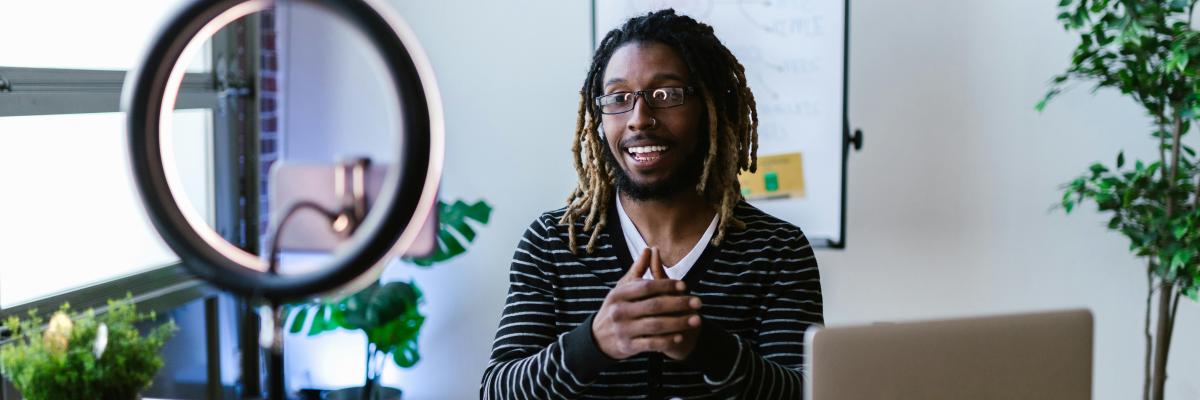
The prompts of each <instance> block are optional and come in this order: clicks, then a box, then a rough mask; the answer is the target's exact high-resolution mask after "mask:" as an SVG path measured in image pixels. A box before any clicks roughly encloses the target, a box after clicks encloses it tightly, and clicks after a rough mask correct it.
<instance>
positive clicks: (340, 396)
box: [322, 386, 401, 400]
mask: <svg viewBox="0 0 1200 400" xmlns="http://www.w3.org/2000/svg"><path fill="white" fill-rule="evenodd" d="M362 391H363V388H362V387H349V388H342V389H338V390H333V391H330V392H327V393H325V395H324V396H323V397H322V399H325V400H363V398H362ZM400 395H401V391H400V389H396V388H394V387H387V386H381V387H379V388H377V389H376V391H375V393H374V396H372V397H371V400H401V396H400Z"/></svg>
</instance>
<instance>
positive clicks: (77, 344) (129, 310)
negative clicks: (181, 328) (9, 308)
mask: <svg viewBox="0 0 1200 400" xmlns="http://www.w3.org/2000/svg"><path fill="white" fill-rule="evenodd" d="M155 318H156V316H155V313H154V312H149V313H138V312H137V309H136V307H135V306H134V305H133V301H132V297H130V296H126V298H125V299H124V300H121V301H113V300H109V301H108V309H107V310H106V311H105V312H104V313H101V314H97V313H96V312H95V311H94V310H91V309H89V310H87V311H86V312H84V313H81V314H73V315H72V314H70V305H69V304H63V305H62V307H61V308H60V309H59V310H58V311H57V312H55V313H54V314H53V315H52V316H51V317H50V321H49V323H45V322H46V321H44V320H43V319H42V317H41V316H39V315H38V314H37V310H31V311H30V312H29V317H28V318H26V319H24V320H22V319H19V318H17V317H10V318H9V319H8V320H7V321H5V323H4V325H5V327H6V328H7V329H8V330H9V331H10V332H11V333H12V334H13V336H12V338H11V339H10V341H9V342H8V343H6V344H3V345H0V372H2V373H3V375H4V376H5V377H7V378H8V379H9V380H10V381H11V382H12V384H13V386H14V387H16V389H17V390H18V391H20V392H21V396H22V397H24V398H26V399H29V400H42V399H45V400H64V399H129V400H132V399H137V398H138V393H139V392H141V391H142V390H143V389H145V388H146V387H148V386H149V385H150V382H151V381H152V380H153V379H154V375H155V374H156V373H157V372H158V370H159V368H161V367H162V364H163V362H162V357H161V356H160V355H159V353H158V352H159V350H160V349H162V346H163V344H164V343H166V341H167V339H169V338H170V337H171V336H172V335H174V333H175V331H176V329H177V328H176V326H175V323H174V321H168V322H166V323H164V324H161V325H158V326H157V327H154V328H153V329H151V330H150V331H149V333H148V334H146V335H142V334H141V333H140V332H139V331H138V328H137V325H138V323H139V322H143V321H153V320H154V319H155Z"/></svg>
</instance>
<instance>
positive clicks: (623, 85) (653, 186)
mask: <svg viewBox="0 0 1200 400" xmlns="http://www.w3.org/2000/svg"><path fill="white" fill-rule="evenodd" d="M688 79H689V76H688V69H687V66H686V65H685V64H684V62H683V59H682V58H681V57H680V56H679V54H677V53H676V52H675V50H673V49H671V48H670V47H669V46H667V45H665V44H662V43H658V42H633V43H628V44H625V45H623V46H622V47H620V48H618V49H617V50H616V51H615V52H613V55H612V57H611V58H610V59H609V61H608V65H607V66H606V68H605V69H604V79H603V81H602V82H604V87H603V90H604V93H603V94H612V93H621V92H626V93H632V92H636V91H642V90H644V91H646V92H647V95H650V93H651V92H652V91H653V90H654V89H658V88H664V87H687V86H690V81H689V80H688ZM703 108H704V105H703V102H702V100H701V99H700V97H699V96H697V95H691V96H685V98H684V101H683V105H680V106H675V107H671V108H651V107H650V106H649V105H648V104H646V99H645V98H641V97H638V98H636V100H635V105H634V107H633V110H630V111H628V112H625V113H621V114H609V115H604V116H603V117H602V119H601V122H602V124H603V129H604V134H605V137H606V139H607V141H606V145H607V146H606V150H607V151H606V158H607V159H608V162H611V163H615V164H616V166H617V167H618V168H617V175H618V176H617V187H618V189H620V190H621V191H622V192H624V193H626V194H627V195H629V196H631V197H633V198H634V199H635V200H652V199H662V198H669V197H671V196H672V195H674V194H676V193H679V192H680V191H681V190H685V189H686V190H691V188H692V187H694V186H695V184H696V183H697V180H698V179H699V175H700V168H701V166H702V165H703V162H704V154H703V153H702V152H701V151H702V150H704V149H702V147H703V143H704V138H703V137H702V136H701V135H700V132H699V131H700V127H701V126H703V124H702V121H701V118H702V117H703V115H704V113H703ZM647 150H650V151H647Z"/></svg>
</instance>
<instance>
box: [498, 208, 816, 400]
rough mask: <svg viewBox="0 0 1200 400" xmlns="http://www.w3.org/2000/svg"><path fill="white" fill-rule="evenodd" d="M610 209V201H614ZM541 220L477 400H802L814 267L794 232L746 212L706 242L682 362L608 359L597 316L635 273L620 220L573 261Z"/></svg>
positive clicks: (517, 265) (520, 253)
mask: <svg viewBox="0 0 1200 400" xmlns="http://www.w3.org/2000/svg"><path fill="white" fill-rule="evenodd" d="M612 204H613V205H612V206H613V207H615V203H612ZM563 212H564V209H560V210H557V211H552V212H548V213H545V214H542V215H541V216H540V217H538V218H537V220H535V221H534V222H533V223H532V224H531V225H530V227H529V229H528V230H527V231H526V232H525V235H524V237H523V238H522V239H521V241H520V243H519V245H518V246H517V251H516V254H514V255H513V261H512V267H511V271H510V273H509V281H510V286H509V291H508V298H507V300H506V303H505V306H504V311H503V315H502V316H501V319H500V327H499V329H497V331H496V340H495V342H493V344H492V357H491V361H490V363H489V364H488V367H487V370H486V371H485V372H484V375H483V382H482V385H481V387H480V396H481V397H482V398H487V399H530V398H536V399H567V398H581V399H666V398H674V397H679V398H683V399H705V398H720V399H726V398H749V399H775V398H778V399H799V398H801V397H802V395H803V393H802V392H803V377H802V375H801V364H802V362H803V360H802V358H803V353H804V347H803V339H804V330H805V329H806V328H807V327H808V326H810V325H812V324H818V323H822V321H823V319H822V304H821V282H820V276H819V275H818V273H817V262H816V258H815V257H814V255H813V251H812V248H811V246H810V245H809V243H808V240H807V239H806V238H805V237H804V234H803V233H802V232H801V231H800V229H798V228H796V227H795V226H793V225H791V224H789V223H787V222H784V221H781V220H779V219H777V218H775V217H772V216H770V215H767V214H766V213H763V212H762V211H760V210H758V209H757V208H754V207H753V206H751V205H749V204H747V203H745V202H742V203H741V204H739V205H738V206H737V208H736V210H735V211H734V216H736V217H737V218H739V219H741V220H742V221H744V222H745V223H746V229H744V230H740V231H735V230H730V231H729V232H728V233H727V234H726V237H725V240H724V242H723V243H721V245H720V246H719V247H718V246H713V245H712V244H709V245H708V247H707V248H705V250H704V252H703V254H702V255H701V256H700V259H699V260H698V261H697V262H696V264H695V265H694V266H693V267H692V270H691V271H689V272H688V274H687V276H685V277H684V279H683V280H684V282H686V283H687V285H688V290H689V291H690V292H691V294H692V295H695V296H698V297H700V299H701V300H702V302H703V306H702V308H701V310H700V316H701V318H702V321H703V322H702V323H701V331H700V335H699V338H698V340H697V344H696V347H695V350H693V351H692V354H691V355H690V356H689V358H688V359H687V360H684V361H682V362H680V361H675V360H672V359H670V358H667V357H666V356H663V355H662V354H660V353H643V354H639V355H637V356H634V357H631V358H628V359H625V360H620V361H617V360H613V359H611V358H609V357H608V356H607V355H605V354H604V353H603V352H601V351H600V349H599V347H597V345H596V342H595V339H594V338H593V337H592V330H591V326H592V316H593V314H595V313H596V311H598V310H599V309H600V305H601V303H603V302H604V298H605V296H606V295H607V294H608V292H609V290H610V289H612V288H613V287H614V286H615V285H616V282H617V280H619V279H620V278H621V276H622V275H624V274H625V272H626V271H627V270H628V268H630V266H631V265H632V264H633V259H632V257H631V256H630V254H629V250H628V247H627V246H626V244H625V243H624V236H623V235H622V233H621V224H620V223H619V222H618V221H617V217H616V215H617V213H615V212H612V213H609V216H610V218H609V221H608V222H607V224H606V230H605V231H604V232H602V233H601V235H600V237H599V238H598V239H597V242H596V251H595V252H594V253H593V254H590V255H589V254H587V253H586V252H585V251H583V250H582V247H583V246H584V245H585V244H586V243H587V236H588V234H589V232H585V231H583V229H582V224H579V225H577V231H576V232H577V233H576V234H577V235H578V241H577V243H578V245H579V246H580V247H581V249H580V251H579V252H578V255H573V254H571V252H570V250H569V245H568V244H567V243H568V241H567V239H568V237H567V230H566V229H565V228H566V227H565V226H561V225H559V224H558V220H559V218H560V217H561V216H562V215H563Z"/></svg>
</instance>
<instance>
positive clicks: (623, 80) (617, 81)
mask: <svg viewBox="0 0 1200 400" xmlns="http://www.w3.org/2000/svg"><path fill="white" fill-rule="evenodd" d="M615 83H625V78H612V79H609V80H608V82H604V87H608V86H611V85H613V84H615Z"/></svg>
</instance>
